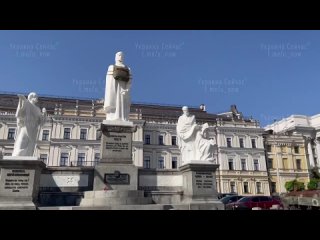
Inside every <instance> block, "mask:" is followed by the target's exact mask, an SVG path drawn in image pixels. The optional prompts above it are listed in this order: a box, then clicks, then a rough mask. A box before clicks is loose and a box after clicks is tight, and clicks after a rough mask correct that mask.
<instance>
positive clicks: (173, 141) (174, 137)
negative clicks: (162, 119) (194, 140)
mask: <svg viewBox="0 0 320 240" xmlns="http://www.w3.org/2000/svg"><path fill="white" fill-rule="evenodd" d="M171 145H172V146H176V145H177V136H171Z"/></svg>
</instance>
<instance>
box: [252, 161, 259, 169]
mask: <svg viewBox="0 0 320 240" xmlns="http://www.w3.org/2000/svg"><path fill="white" fill-rule="evenodd" d="M253 167H254V171H259V160H258V159H254V160H253Z"/></svg>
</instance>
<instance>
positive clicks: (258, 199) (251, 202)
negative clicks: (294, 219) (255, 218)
mask: <svg viewBox="0 0 320 240" xmlns="http://www.w3.org/2000/svg"><path fill="white" fill-rule="evenodd" d="M272 205H280V207H281V208H283V204H282V203H281V201H279V200H277V199H274V198H273V197H269V196H250V197H243V198H241V199H240V200H238V201H237V202H234V203H229V204H227V205H226V209H234V210H245V209H248V210H250V209H252V208H254V207H259V208H261V209H270V208H271V207H272Z"/></svg>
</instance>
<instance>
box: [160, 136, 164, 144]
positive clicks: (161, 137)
mask: <svg viewBox="0 0 320 240" xmlns="http://www.w3.org/2000/svg"><path fill="white" fill-rule="evenodd" d="M159 145H163V136H162V135H159Z"/></svg>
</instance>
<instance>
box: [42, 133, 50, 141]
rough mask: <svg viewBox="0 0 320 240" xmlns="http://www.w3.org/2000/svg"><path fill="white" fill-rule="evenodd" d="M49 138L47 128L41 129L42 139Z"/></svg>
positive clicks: (46, 139)
mask: <svg viewBox="0 0 320 240" xmlns="http://www.w3.org/2000/svg"><path fill="white" fill-rule="evenodd" d="M48 140H49V130H43V131H42V141H48Z"/></svg>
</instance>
